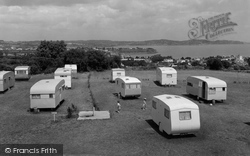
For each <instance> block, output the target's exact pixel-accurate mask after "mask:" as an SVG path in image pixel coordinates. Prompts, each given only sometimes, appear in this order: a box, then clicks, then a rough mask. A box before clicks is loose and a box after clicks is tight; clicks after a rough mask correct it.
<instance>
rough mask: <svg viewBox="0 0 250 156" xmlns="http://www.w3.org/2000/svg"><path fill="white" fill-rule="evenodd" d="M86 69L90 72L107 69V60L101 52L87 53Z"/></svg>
mask: <svg viewBox="0 0 250 156" xmlns="http://www.w3.org/2000/svg"><path fill="white" fill-rule="evenodd" d="M87 67H88V69H90V70H96V71H103V70H104V69H107V68H108V59H107V57H106V56H105V55H104V53H103V52H100V51H88V52H87Z"/></svg>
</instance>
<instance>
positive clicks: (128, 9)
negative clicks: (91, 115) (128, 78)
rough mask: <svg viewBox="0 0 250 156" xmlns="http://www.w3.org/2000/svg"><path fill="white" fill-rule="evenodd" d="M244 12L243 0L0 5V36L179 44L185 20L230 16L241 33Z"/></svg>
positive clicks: (25, 0) (24, 0)
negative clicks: (177, 42)
mask: <svg viewBox="0 0 250 156" xmlns="http://www.w3.org/2000/svg"><path fill="white" fill-rule="evenodd" d="M219 3H220V4H219ZM248 7H249V2H246V1H244V0H242V1H240V2H238V1H237V2H235V1H233V0H223V1H222V0H221V1H217V0H197V1H186V0H154V1H152V0H0V21H1V25H0V33H1V36H2V37H3V39H10V40H13V39H15V40H16V39H21V40H26V39H28V40H33V39H39V37H41V38H43V39H44V38H48V39H63V38H65V39H111V40H146V39H155V38H168V39H178V40H184V39H188V38H187V32H188V29H189V27H188V20H189V19H191V18H196V17H199V16H202V17H203V18H209V17H212V16H215V15H218V14H221V13H225V12H229V11H230V12H232V16H231V17H232V20H233V21H235V22H237V23H238V24H239V27H240V26H242V28H243V29H245V30H246V25H249V20H247V19H244V18H246V17H248V16H249V11H248V10H249V8H248ZM7 32H8V33H7ZM30 33H31V34H30ZM16 34H18V35H16ZM28 34H29V35H28ZM13 36H15V37H13ZM238 36H239V37H240V35H238Z"/></svg>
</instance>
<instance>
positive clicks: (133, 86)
mask: <svg viewBox="0 0 250 156" xmlns="http://www.w3.org/2000/svg"><path fill="white" fill-rule="evenodd" d="M115 81H116V84H117V86H118V87H117V89H118V90H117V92H118V95H120V97H121V98H122V97H129V96H134V97H139V96H141V81H140V80H139V79H137V78H135V77H129V76H125V77H119V78H117V79H116V80H115Z"/></svg>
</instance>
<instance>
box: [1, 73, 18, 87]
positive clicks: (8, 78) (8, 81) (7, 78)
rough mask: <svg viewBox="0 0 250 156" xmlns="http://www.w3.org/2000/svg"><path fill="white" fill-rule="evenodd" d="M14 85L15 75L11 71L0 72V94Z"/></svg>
mask: <svg viewBox="0 0 250 156" xmlns="http://www.w3.org/2000/svg"><path fill="white" fill-rule="evenodd" d="M14 85H15V75H14V72H12V71H0V92H4V91H6V90H7V89H10V88H11V87H14Z"/></svg>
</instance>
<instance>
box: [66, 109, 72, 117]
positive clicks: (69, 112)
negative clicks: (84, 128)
mask: <svg viewBox="0 0 250 156" xmlns="http://www.w3.org/2000/svg"><path fill="white" fill-rule="evenodd" d="M72 114H73V110H72V109H71V108H70V107H68V108H67V115H66V117H67V118H71V117H72Z"/></svg>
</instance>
